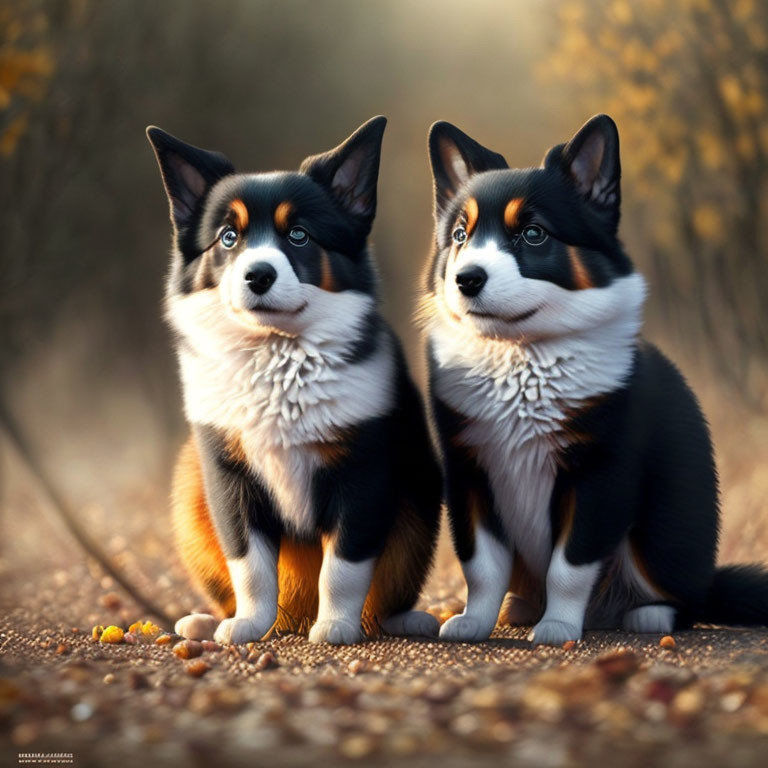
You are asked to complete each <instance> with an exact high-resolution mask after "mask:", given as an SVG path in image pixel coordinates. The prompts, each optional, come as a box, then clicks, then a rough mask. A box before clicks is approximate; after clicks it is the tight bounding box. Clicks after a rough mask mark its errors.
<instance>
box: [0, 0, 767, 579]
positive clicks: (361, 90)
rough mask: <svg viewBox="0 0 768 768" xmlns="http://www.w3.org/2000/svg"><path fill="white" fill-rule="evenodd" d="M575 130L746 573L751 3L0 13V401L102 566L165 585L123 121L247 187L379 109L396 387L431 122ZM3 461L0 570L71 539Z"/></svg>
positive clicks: (538, 149) (169, 394) (499, 139)
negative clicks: (707, 431) (250, 175)
mask: <svg viewBox="0 0 768 768" xmlns="http://www.w3.org/2000/svg"><path fill="white" fill-rule="evenodd" d="M596 112H608V113H609V114H611V115H612V116H613V117H614V118H615V119H616V121H617V123H618V125H619V129H620V132H621V137H622V161H623V167H624V185H623V191H624V199H625V204H624V216H623V223H622V234H623V238H624V240H625V242H626V245H627V248H628V251H629V252H630V254H631V255H632V257H633V258H634V259H635V261H636V263H637V264H638V265H639V267H640V268H641V269H642V270H643V271H644V273H645V274H646V276H647V277H648V280H649V283H650V287H651V294H650V298H649V302H648V307H647V318H648V323H647V334H648V335H649V337H650V338H651V339H652V340H654V341H655V342H657V343H658V344H659V345H660V346H661V347H662V348H663V349H664V350H665V351H666V352H667V353H668V354H670V355H671V356H672V357H673V358H674V359H675V360H676V361H677V362H678V363H679V365H680V366H681V367H682V369H683V370H684V372H685V374H686V375H687V376H688V377H689V379H690V380H691V382H692V383H693V385H694V387H695V389H696V390H697V392H698V394H699V396H700V398H701V400H702V402H703V405H704V408H705V410H706V412H707V415H708V417H709V419H710V421H711V425H712V429H713V433H714V437H715V444H716V449H717V456H718V461H719V464H720V469H721V478H722V486H723V509H724V537H723V547H722V559H723V560H732V559H736V558H738V559H748V558H751V559H766V553H767V552H768V463H767V462H766V459H768V455H766V449H768V415H767V411H768V375H767V374H766V370H767V368H766V366H767V364H768V312H767V311H766V307H765V305H766V301H767V300H768V261H767V260H766V253H768V216H766V213H768V212H767V211H766V207H767V204H766V200H768V197H767V196H766V180H767V178H768V119H767V117H768V5H767V4H766V3H764V2H758V1H757V0H727V1H726V0H643V1H642V2H628V1H627V0H537V1H536V2H526V1H524V0H516V1H515V2H512V1H510V0H507V1H501V0H499V1H498V2H496V1H494V0H475V1H474V2H473V3H471V4H468V3H466V2H459V1H458V0H423V1H422V2H413V1H412V0H388V1H387V2H378V3H373V2H366V3H361V2H354V0H348V1H346V2H345V1H343V0H327V1H326V2H322V3H319V2H316V1H315V2H311V1H310V0H294V1H292V2H277V0H273V1H271V2H267V1H266V0H249V1H246V0H240V1H238V0H217V1H216V2H208V3H204V2H189V0H163V2H157V0H152V1H151V2H150V1H148V0H134V1H133V2H125V1H124V0H98V1H97V0H50V2H45V1H43V0H10V2H9V0H0V259H2V262H1V267H0V276H1V279H0V376H1V377H2V378H1V379H0V403H2V409H3V410H4V411H5V412H6V413H9V414H11V415H12V417H13V419H14V421H15V422H16V424H17V425H18V426H19V428H20V429H21V430H22V431H23V434H24V437H25V439H26V440H27V441H28V443H29V445H30V447H31V450H32V451H33V454H34V458H35V461H36V462H37V463H39V465H40V466H41V467H43V468H44V471H45V472H46V473H48V474H49V475H50V477H51V478H52V480H53V481H54V482H55V483H56V485H57V487H58V488H59V489H60V491H61V493H62V495H63V496H64V497H65V498H66V500H67V501H68V503H69V504H70V505H71V506H72V507H73V508H74V509H75V510H76V512H77V514H78V515H79V516H80V518H81V520H82V521H84V522H85V523H86V525H87V526H88V527H89V530H91V531H92V533H94V535H96V536H97V537H98V538H99V539H100V540H101V541H102V542H103V544H104V545H105V546H106V547H107V548H108V549H109V550H110V551H111V552H113V553H114V554H116V555H117V556H118V558H119V559H120V560H119V561H120V562H121V564H122V565H124V566H125V567H126V568H129V569H133V571H134V572H135V571H137V570H142V569H145V568H148V569H150V570H152V566H151V564H152V563H155V564H156V567H159V568H160V569H162V564H163V562H164V560H165V557H166V552H167V546H168V542H169V530H168V525H167V521H168V516H167V495H168V489H169V482H170V472H171V467H172V462H173V456H174V451H175V450H176V448H177V447H178V446H179V444H180V442H181V441H182V440H183V438H184V435H185V432H186V429H185V425H184V423H183V418H182V414H181V407H180V399H179V392H178V384H177V378H176V365H175V360H174V357H173V354H172V351H171V344H170V338H169V334H168V332H167V329H166V327H165V325H164V323H163V321H162V314H161V299H162V295H163V288H164V276H165V272H166V268H167V262H168V253H169V244H170V226H169V222H168V212H167V203H166V200H165V196H164V193H163V190H162V186H161V183H160V178H159V174H158V170H157V167H156V164H155V160H154V157H153V155H152V152H151V151H150V148H149V145H148V144H147V141H146V139H145V137H144V127H145V126H146V125H147V124H149V123H154V124H157V125H159V126H161V127H162V128H164V129H166V130H168V131H170V132H172V133H174V134H176V135H178V136H180V137H181V138H183V139H184V140H186V141H188V142H190V143H193V144H197V145H200V146H203V147H206V148H211V149H219V150H222V151H224V152H225V153H226V154H227V155H228V156H229V157H230V158H231V159H232V160H233V162H234V163H235V166H236V167H237V168H238V169H240V170H244V171H257V170H263V171H266V170H272V169H276V168H280V169H282V168H296V167H298V164H299V163H300V161H301V160H302V159H303V158H304V157H305V156H306V155H308V154H313V153H316V152H319V151H322V150H325V149H328V148H330V147H332V146H334V145H336V144H337V143H338V142H340V141H341V140H342V139H343V138H345V137H346V136H347V135H348V134H349V133H351V132H352V131H353V130H354V129H355V128H356V127H357V126H358V125H359V124H360V123H362V122H363V121H364V120H366V119H367V118H369V117H371V116H372V115H375V114H385V115H386V116H387V117H389V119H390V123H389V127H388V129H387V133H386V135H385V141H384V153H383V162H382V172H381V180H380V192H379V201H380V202H379V213H378V218H377V221H376V224H375V228H374V235H373V239H374V243H375V251H376V254H377V258H378V263H379V265H380V269H381V275H382V282H383V297H384V312H385V314H386V316H387V318H388V319H389V320H390V321H391V322H392V324H393V325H394V326H395V328H396V330H397V331H398V332H399V333H400V334H401V336H402V337H403V338H404V340H405V341H406V345H407V348H408V352H409V355H410V358H411V361H412V364H413V366H414V370H415V371H416V372H417V375H418V376H419V377H420V379H421V367H420V355H419V344H418V338H417V336H416V334H415V333H414V330H413V325H412V322H411V311H412V308H413V301H414V296H415V293H416V289H417V284H418V283H417V281H418V277H419V275H420V272H421V269H422V265H423V263H424V261H425V259H426V256H427V253H428V250H429V246H430V239H431V181H430V173H429V167H428V163H427V155H426V133H427V129H428V127H429V125H430V123H431V122H433V121H434V120H437V119H447V120H450V121H452V122H455V123H456V124H457V125H459V126H460V127H461V128H462V129H464V130H465V131H467V132H468V133H469V134H471V135H472V136H473V137H475V138H477V139H478V140H479V141H480V142H482V143H483V144H485V145H487V146H489V147H491V148H492V149H494V150H497V151H499V152H501V153H503V154H504V155H505V156H506V158H507V160H508V162H509V163H510V164H511V165H513V166H515V165H518V166H528V165H537V164H538V163H539V161H540V159H541V158H542V157H543V155H544V152H545V150H546V149H547V148H548V147H550V146H551V145H553V144H555V143H558V142H561V141H565V140H567V139H568V138H569V137H570V136H571V135H572V134H573V133H574V132H575V131H576V130H577V129H578V127H579V126H580V125H581V124H582V123H583V122H584V121H585V120H586V119H587V118H588V117H590V116H591V115H592V114H594V113H596ZM0 444H2V446H3V450H4V452H5V458H6V461H5V462H4V464H3V466H4V469H5V471H4V474H3V484H2V489H0V490H1V492H2V508H1V514H2V517H1V518H0V525H2V530H1V531H0V542H2V545H0V546H2V547H4V550H3V552H2V555H0V557H2V558H3V560H2V563H0V564H5V565H6V566H7V565H8V564H9V563H10V561H11V558H12V554H13V553H16V554H21V555H22V556H27V555H34V565H35V567H41V566H44V565H46V564H47V563H48V562H54V560H55V559H56V558H57V557H61V552H62V550H63V549H66V546H71V545H65V544H64V542H65V541H67V537H66V536H65V534H64V533H63V532H62V531H61V530H60V529H58V528H57V527H56V526H55V524H53V523H52V518H45V517H43V516H42V515H43V512H42V511H41V506H44V505H41V503H40V501H41V499H40V489H39V488H38V487H36V486H37V485H38V484H37V483H36V482H35V481H34V478H33V477H32V476H31V475H30V473H29V472H28V471H26V469H25V468H24V467H23V466H22V464H21V463H20V462H19V461H18V457H17V456H14V455H12V451H11V450H10V449H9V444H8V442H7V441H3V440H0ZM41 526H42V527H41ZM41 531H42V535H41ZM27 559H28V558H27ZM13 560H14V561H16V557H13Z"/></svg>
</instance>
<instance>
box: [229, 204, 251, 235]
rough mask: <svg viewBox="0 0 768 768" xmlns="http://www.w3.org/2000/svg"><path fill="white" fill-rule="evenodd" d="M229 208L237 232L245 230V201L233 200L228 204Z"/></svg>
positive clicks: (246, 222) (246, 210)
mask: <svg viewBox="0 0 768 768" xmlns="http://www.w3.org/2000/svg"><path fill="white" fill-rule="evenodd" d="M229 210H230V211H232V213H233V214H234V215H235V228H236V229H237V231H238V232H245V230H246V229H248V209H247V208H246V207H245V203H244V202H243V201H242V200H240V199H239V198H238V199H237V200H233V201H232V202H231V203H230V204H229Z"/></svg>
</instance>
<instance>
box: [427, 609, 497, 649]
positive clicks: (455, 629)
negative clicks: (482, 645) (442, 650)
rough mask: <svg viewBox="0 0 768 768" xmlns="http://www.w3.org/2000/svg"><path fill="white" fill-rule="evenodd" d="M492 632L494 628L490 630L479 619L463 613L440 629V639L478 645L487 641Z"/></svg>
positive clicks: (453, 617)
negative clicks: (482, 641)
mask: <svg viewBox="0 0 768 768" xmlns="http://www.w3.org/2000/svg"><path fill="white" fill-rule="evenodd" d="M492 631H493V627H491V628H490V629H489V628H488V627H487V626H485V625H483V624H481V623H480V621H478V620H477V619H474V618H472V617H471V616H467V615H465V614H463V613H461V614H459V615H458V616H452V617H451V618H450V619H448V621H446V622H445V624H443V626H442V627H440V639H441V640H450V641H453V642H457V643H478V642H480V641H481V640H487V639H488V638H489V637H490V636H491V632H492Z"/></svg>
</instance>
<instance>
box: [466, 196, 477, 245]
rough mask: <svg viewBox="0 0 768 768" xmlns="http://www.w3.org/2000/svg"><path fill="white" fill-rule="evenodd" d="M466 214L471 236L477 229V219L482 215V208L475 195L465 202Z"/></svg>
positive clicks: (468, 232) (468, 233)
mask: <svg viewBox="0 0 768 768" xmlns="http://www.w3.org/2000/svg"><path fill="white" fill-rule="evenodd" d="M464 214H465V215H466V217H467V237H469V236H470V235H471V234H472V233H473V232H474V231H475V227H476V226H477V219H478V217H479V216H480V208H479V207H478V205H477V200H475V198H474V197H470V198H469V200H467V202H466V203H465V204H464Z"/></svg>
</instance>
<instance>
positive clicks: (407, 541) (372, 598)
mask: <svg viewBox="0 0 768 768" xmlns="http://www.w3.org/2000/svg"><path fill="white" fill-rule="evenodd" d="M433 554H434V536H433V534H432V532H431V531H430V530H429V529H428V527H427V526H426V525H425V524H424V522H423V521H422V520H421V518H420V517H419V516H418V514H417V513H416V512H414V511H413V510H412V509H410V508H408V507H406V508H403V509H401V511H400V512H399V514H398V516H397V518H396V520H395V522H394V524H393V526H392V531H391V533H390V534H389V538H388V539H387V543H386V545H385V547H384V551H383V552H382V554H381V557H379V560H378V562H377V563H376V568H375V570H374V572H373V581H372V584H371V589H370V592H369V593H368V599H367V600H366V601H365V606H364V607H363V629H364V630H365V632H366V633H367V634H368V635H369V636H371V637H375V636H377V635H378V634H380V632H381V628H380V622H381V621H382V620H383V619H385V618H387V617H388V616H392V615H394V614H396V613H401V612H402V611H407V610H410V609H411V608H412V607H413V605H414V603H415V602H416V600H418V598H419V594H420V593H421V588H422V586H423V584H424V580H425V579H426V577H427V573H428V572H429V569H430V567H431V565H432V557H433Z"/></svg>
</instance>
